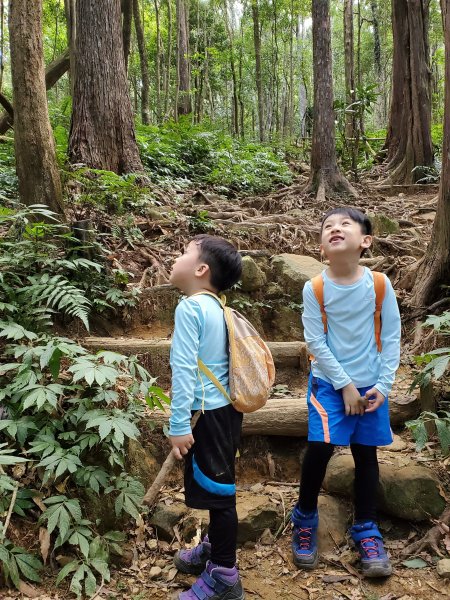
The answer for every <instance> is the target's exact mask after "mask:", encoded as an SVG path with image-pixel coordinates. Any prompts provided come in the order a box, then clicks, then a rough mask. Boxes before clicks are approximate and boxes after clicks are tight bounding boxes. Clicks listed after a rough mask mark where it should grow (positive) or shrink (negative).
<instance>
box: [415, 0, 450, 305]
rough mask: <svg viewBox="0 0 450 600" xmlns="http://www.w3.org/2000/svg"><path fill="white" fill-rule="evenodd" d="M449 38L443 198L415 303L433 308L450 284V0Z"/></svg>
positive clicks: (449, 2)
mask: <svg viewBox="0 0 450 600" xmlns="http://www.w3.org/2000/svg"><path fill="white" fill-rule="evenodd" d="M441 8H442V16H443V20H444V36H445V108H444V137H443V148H442V173H441V183H440V187H439V199H438V205H437V210H436V217H435V220H434V225H433V232H432V234H431V240H430V242H429V244H428V247H427V251H426V254H425V257H424V260H423V261H422V263H421V265H420V266H419V269H418V272H417V276H416V280H415V285H414V288H413V294H412V304H413V305H414V306H417V307H427V306H430V304H432V303H433V302H434V300H437V299H438V298H439V296H443V295H445V290H444V289H443V288H442V286H443V285H448V282H449V281H450V0H441Z"/></svg>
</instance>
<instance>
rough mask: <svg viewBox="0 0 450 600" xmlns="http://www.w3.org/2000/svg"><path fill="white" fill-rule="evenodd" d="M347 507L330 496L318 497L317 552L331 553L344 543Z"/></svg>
mask: <svg viewBox="0 0 450 600" xmlns="http://www.w3.org/2000/svg"><path fill="white" fill-rule="evenodd" d="M349 513H350V511H349V507H348V506H347V505H346V503H344V502H342V500H338V499H337V498H333V497H332V496H319V531H318V540H319V550H320V552H332V551H333V550H335V549H336V546H340V545H341V544H343V543H344V542H345V535H346V533H347V528H348V523H349Z"/></svg>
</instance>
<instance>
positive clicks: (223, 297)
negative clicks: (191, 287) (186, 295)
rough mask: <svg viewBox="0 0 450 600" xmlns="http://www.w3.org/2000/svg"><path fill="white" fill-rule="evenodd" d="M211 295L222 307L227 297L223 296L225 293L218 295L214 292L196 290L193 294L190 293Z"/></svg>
mask: <svg viewBox="0 0 450 600" xmlns="http://www.w3.org/2000/svg"><path fill="white" fill-rule="evenodd" d="M201 295H204V296H212V297H213V298H215V299H216V300H217V302H218V303H219V304H220V306H221V307H222V308H224V306H225V305H226V303H227V297H226V296H225V294H220V296H218V295H217V294H215V293H214V292H207V291H204V292H196V293H195V294H192V296H201Z"/></svg>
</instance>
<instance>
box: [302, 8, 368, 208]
mask: <svg viewBox="0 0 450 600" xmlns="http://www.w3.org/2000/svg"><path fill="white" fill-rule="evenodd" d="M329 9H330V0H313V4H312V17H313V65H314V72H313V76H314V122H313V137H312V147H311V177H310V181H309V190H310V191H315V192H317V200H318V201H324V200H325V195H326V194H327V193H329V194H333V193H334V192H346V193H348V194H351V195H352V196H354V197H356V196H357V193H356V191H355V190H354V189H353V187H352V186H351V185H350V183H349V182H348V181H347V180H346V179H345V177H344V176H343V175H342V174H341V173H340V171H339V168H338V165H337V158H336V147H335V128H334V110H333V77H332V63H331V26H330V10H329Z"/></svg>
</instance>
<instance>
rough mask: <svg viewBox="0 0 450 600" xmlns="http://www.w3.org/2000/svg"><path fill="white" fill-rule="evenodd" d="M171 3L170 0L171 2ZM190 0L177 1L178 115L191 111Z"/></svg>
mask: <svg viewBox="0 0 450 600" xmlns="http://www.w3.org/2000/svg"><path fill="white" fill-rule="evenodd" d="M169 1H170V0H169ZM188 1H189V0H176V2H177V4H176V17H177V94H176V114H177V116H178V115H188V114H189V113H190V112H191V110H192V106H191V83H190V82H191V65H190V57H189V4H188Z"/></svg>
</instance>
